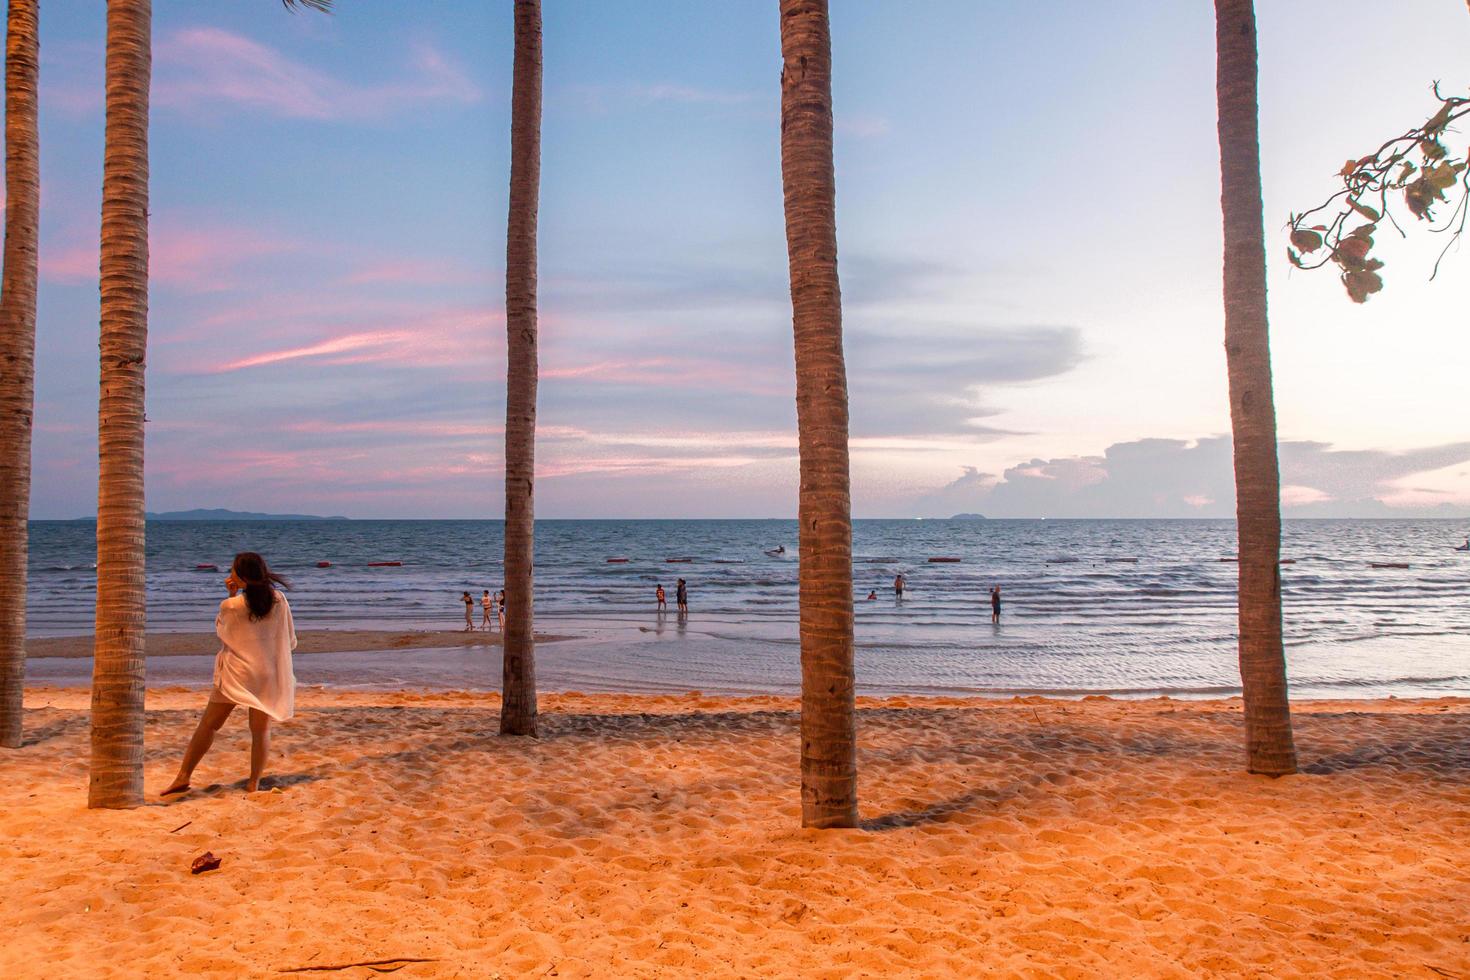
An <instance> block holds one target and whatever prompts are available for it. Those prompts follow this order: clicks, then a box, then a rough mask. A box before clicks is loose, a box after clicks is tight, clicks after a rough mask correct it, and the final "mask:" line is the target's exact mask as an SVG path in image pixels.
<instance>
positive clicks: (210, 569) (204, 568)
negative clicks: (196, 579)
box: [194, 565, 219, 572]
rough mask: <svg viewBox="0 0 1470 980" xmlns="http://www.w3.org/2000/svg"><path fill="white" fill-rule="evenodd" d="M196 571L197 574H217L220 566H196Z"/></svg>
mask: <svg viewBox="0 0 1470 980" xmlns="http://www.w3.org/2000/svg"><path fill="white" fill-rule="evenodd" d="M194 571H196V572H217V571H219V566H218V565H195V566H194Z"/></svg>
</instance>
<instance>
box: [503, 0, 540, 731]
mask: <svg viewBox="0 0 1470 980" xmlns="http://www.w3.org/2000/svg"><path fill="white" fill-rule="evenodd" d="M512 75H513V78H512V84H511V97H510V211H509V217H508V219H507V230H506V242H505V332H506V377H505V634H504V636H503V637H502V640H503V641H504V647H503V650H504V655H503V656H504V661H503V666H502V680H501V690H502V692H503V693H502V701H501V707H500V733H501V734H502V735H535V734H536V639H535V634H534V631H533V627H534V623H533V609H534V607H535V574H534V572H535V561H534V544H535V507H534V506H533V504H534V497H535V479H536V372H537V367H536V209H537V206H538V200H539V196H540V186H541V0H516V4H515V65H514V69H513V72H512Z"/></svg>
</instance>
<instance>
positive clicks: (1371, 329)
mask: <svg viewBox="0 0 1470 980" xmlns="http://www.w3.org/2000/svg"><path fill="white" fill-rule="evenodd" d="M1258 6H1259V7H1260V8H1261V9H1260V29H1261V49H1262V50H1261V57H1262V79H1261V89H1262V111H1261V118H1262V139H1263V150H1262V154H1263V167H1264V171H1265V185H1266V188H1265V189H1266V219H1267V220H1266V225H1267V232H1268V237H1269V239H1270V246H1269V249H1268V251H1269V254H1270V256H1271V261H1272V265H1271V268H1270V275H1271V281H1270V291H1271V317H1272V330H1273V345H1274V355H1275V370H1276V381H1277V404H1278V412H1279V416H1280V433H1281V438H1282V440H1283V450H1282V461H1283V478H1284V482H1285V483H1286V484H1287V490H1286V493H1285V499H1286V502H1287V505H1288V507H1287V513H1288V514H1303V515H1307V514H1324V515H1326V514H1349V515H1377V514H1390V513H1454V514H1464V513H1470V431H1467V429H1466V426H1465V424H1464V422H1463V419H1464V413H1463V409H1462V407H1461V398H1462V393H1463V391H1464V388H1465V381H1464V372H1465V365H1467V364H1470V334H1467V333H1466V331H1464V330H1463V327H1462V320H1463V314H1461V315H1460V316H1458V317H1457V316H1456V311H1463V310H1464V309H1465V308H1466V305H1467V301H1470V288H1467V285H1466V284H1467V283H1470V265H1467V262H1470V258H1467V257H1466V256H1463V255H1451V256H1450V257H1449V258H1448V259H1447V260H1446V267H1445V270H1444V272H1443V273H1442V274H1441V277H1440V278H1439V279H1438V280H1437V281H1436V282H1434V283H1428V282H1427V281H1426V280H1427V277H1428V272H1429V268H1430V266H1431V264H1432V262H1433V255H1434V251H1435V249H1436V246H1437V244H1438V243H1437V242H1433V241H1430V240H1429V238H1428V236H1425V235H1422V234H1420V235H1415V236H1413V238H1412V239H1411V240H1410V241H1407V242H1402V243H1400V242H1388V241H1384V242H1383V245H1382V249H1383V252H1384V257H1385V258H1386V259H1387V260H1388V262H1389V267H1388V269H1386V270H1385V272H1386V274H1387V276H1388V278H1389V286H1388V289H1387V291H1386V292H1385V293H1383V294H1381V295H1379V296H1375V297H1374V298H1373V299H1372V300H1371V302H1370V303H1369V304H1368V305H1367V306H1366V307H1353V306H1351V305H1350V304H1349V303H1348V302H1347V300H1346V298H1345V296H1344V295H1343V293H1342V290H1341V287H1340V286H1339V284H1338V283H1337V281H1336V279H1335V277H1334V276H1332V275H1331V274H1330V273H1328V272H1326V271H1324V272H1321V273H1317V274H1315V275H1304V274H1302V273H1299V272H1298V273H1292V272H1291V271H1290V270H1289V269H1288V267H1287V265H1286V262H1285V259H1284V244H1285V238H1284V234H1283V233H1282V232H1281V227H1282V225H1284V223H1285V219H1286V215H1287V212H1288V211H1289V210H1292V209H1301V208H1303V207H1304V206H1307V205H1310V204H1315V203H1317V201H1318V200H1320V199H1321V198H1322V197H1325V196H1326V194H1327V193H1329V192H1330V191H1331V189H1332V174H1334V173H1335V172H1336V170H1337V169H1338V167H1339V166H1340V165H1341V162H1342V160H1343V159H1344V158H1345V157H1347V156H1350V155H1352V156H1356V155H1360V154H1361V153H1363V152H1367V151H1368V150H1369V149H1371V148H1372V147H1374V146H1376V145H1377V143H1378V142H1379V141H1381V139H1382V138H1384V137H1385V136H1387V135H1389V134H1391V133H1392V132H1396V131H1398V130H1401V129H1402V128H1403V127H1404V126H1405V125H1406V124H1408V123H1411V122H1416V121H1419V120H1420V119H1422V118H1423V117H1426V116H1427V115H1428V114H1429V113H1430V111H1431V110H1432V108H1433V105H1432V104H1431V102H1430V100H1429V95H1428V91H1427V88H1428V85H1429V84H1430V83H1431V82H1432V81H1433V80H1435V79H1440V80H1442V81H1443V82H1444V83H1445V84H1446V85H1447V86H1449V87H1450V88H1459V89H1460V90H1463V89H1464V88H1465V87H1466V85H1467V83H1470V61H1467V60H1466V59H1465V57H1464V51H1465V50H1466V41H1467V40H1470V16H1467V14H1466V11H1465V9H1464V6H1463V5H1462V4H1458V3H1454V2H1451V0H1401V2H1400V3H1398V4H1396V5H1395V7H1394V16H1393V17H1384V16H1383V15H1382V8H1381V7H1380V6H1378V5H1374V4H1370V3H1360V2H1357V0H1337V2H1323V0H1293V2H1290V3H1284V2H1263V3H1260V4H1258ZM428 9H432V16H427V15H426V14H425V12H424V11H425V10H428ZM832 20H833V39H834V100H835V105H836V120H837V149H836V152H837V176H838V240H839V249H840V256H841V258H840V262H841V276H842V283H843V292H844V314H845V325H846V330H847V338H848V355H849V371H850V375H851V393H852V413H853V437H854V442H853V474H854V509H855V513H856V514H857V515H858V516H910V515H922V516H934V515H942V514H947V513H952V512H954V511H960V510H967V511H981V512H984V513H988V514H993V515H995V516H1221V515H1228V514H1230V513H1231V511H1232V506H1233V505H1232V503H1231V489H1230V470H1229V446H1228V439H1224V438H1222V436H1228V432H1229V417H1228V407H1227V404H1226V399H1225V370H1224V357H1223V351H1222V346H1221V331H1222V317H1221V312H1220V285H1219V266H1220V232H1219V224H1220V219H1219V186H1218V181H1219V177H1218V157H1217V150H1216V145H1215V128H1214V126H1215V115H1214V93H1213V84H1214V53H1213V13H1212V7H1211V5H1210V4H1209V3H1207V2H1204V0H1200V2H1197V3H1192V4H1183V3H1161V2H1157V0H1155V2H1146V3H1145V2H1118V3H1111V4H1106V5H1103V4H1091V3H1082V2H1062V0H1057V2H1034V3H1000V2H986V3H979V2H953V3H946V2H939V0H933V2H926V3H924V4H894V3H885V2H881V0H871V2H847V0H835V2H834V3H833V6H832ZM103 30H104V23H103V16H102V11H101V8H100V5H91V4H69V5H65V6H60V5H50V6H47V7H46V8H44V9H43V12H42V41H41V50H42V103H41V111H42V174H43V190H42V258H41V261H42V287H41V298H40V310H39V325H38V331H39V338H38V367H37V375H38V376H37V413H36V435H35V450H34V453H35V456H34V458H35V489H34V493H33V505H32V509H33V514H34V516H36V517H42V518H45V517H72V516H78V515H82V514H88V513H92V512H94V511H95V495H96V444H95V438H96V424H95V412H96V380H97V358H96V336H97V283H96V238H97V224H98V217H97V216H98V209H99V201H100V183H101V171H100V168H101V158H102V123H103V118H102V54H103V42H104V36H103ZM777 30H778V24H777V18H776V4H775V3H774V0H772V2H742V3H679V2H672V0H670V2H663V3H654V2H620V3H616V4H609V3H600V2H590V0H589V2H547V3H546V5H545V119H544V124H543V134H544V135H543V148H542V152H543V170H542V191H541V200H542V209H541V239H540V256H541V264H540V280H541V311H542V318H541V329H542V370H543V382H542V387H541V414H540V422H541V426H542V429H541V437H540V439H539V442H538V469H539V471H540V480H539V483H538V488H537V494H538V501H537V502H538V513H539V514H541V515H543V516H547V517H596V516H630V517H656V516H665V517H700V516H710V517H722V516H789V515H791V514H792V513H793V512H794V508H795V484H796V453H795V432H794V429H795V412H794V406H793V398H794V378H793V366H792V357H791V333H790V305H789V297H788V294H787V292H786V280H785V274H786V255H785V243H784V234H783V227H782V214H781V188H780V162H779V146H778V130H777V126H778V109H779V89H778V86H777V80H778V76H779V71H780V58H779V38H778V34H777ZM154 46H155V50H154V59H155V60H154V67H155V70H154V91H153V116H152V130H151V138H152V148H151V149H152V215H153V220H152V229H151V230H152V265H153V287H152V296H151V324H150V357H149V370H148V385H149V392H148V401H149V419H150V427H149V432H148V495H149V496H148V504H149V507H150V509H153V510H168V509H177V508H185V507H194V506H206V507H212V506H224V507H234V508H238V509H249V510H281V511H293V512H316V513H326V512H330V513H343V514H348V515H351V516H361V517H375V516H383V517H398V516H402V517H407V516H427V517H451V516H458V517H469V516H486V517H498V516H500V512H501V499H502V491H501V484H500V481H501V475H502V469H501V453H502V444H501V426H502V423H503V390H504V319H503V312H502V300H503V253H504V244H503V243H504V237H503V236H504V226H505V199H506V183H507V177H508V168H509V159H508V154H509V147H508V135H507V134H508V127H509V104H508V96H509V84H510V52H511V23H510V11H509V4H486V3H482V2H478V0H477V2H464V3H461V2H449V0H443V2H440V3H436V4H434V5H433V6H432V8H427V7H424V6H420V5H404V4H398V3H388V2H376V0H373V2H368V0H339V3H338V12H337V13H336V14H335V15H333V16H331V17H323V16H320V15H315V14H297V15H292V14H288V13H286V12H284V11H282V10H281V9H280V8H279V5H278V4H276V3H274V2H270V0H258V2H246V0H236V2H232V3H227V4H226V3H218V4H208V5H203V4H198V3H185V2H182V0H158V2H156V3H155V13H154ZM1457 135H1460V136H1461V137H1462V136H1463V134H1457ZM1380 240H1382V239H1380Z"/></svg>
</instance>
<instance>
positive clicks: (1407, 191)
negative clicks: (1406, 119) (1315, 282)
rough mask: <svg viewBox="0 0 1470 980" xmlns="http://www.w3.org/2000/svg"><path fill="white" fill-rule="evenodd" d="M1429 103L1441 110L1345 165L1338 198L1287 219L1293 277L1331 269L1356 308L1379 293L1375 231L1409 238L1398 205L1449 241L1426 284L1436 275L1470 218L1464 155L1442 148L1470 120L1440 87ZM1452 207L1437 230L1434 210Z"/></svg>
mask: <svg viewBox="0 0 1470 980" xmlns="http://www.w3.org/2000/svg"><path fill="white" fill-rule="evenodd" d="M1434 97H1435V98H1436V99H1438V100H1439V109H1438V110H1437V111H1436V112H1435V113H1434V115H1432V116H1430V117H1429V119H1428V120H1427V121H1426V122H1425V123H1423V124H1422V125H1420V126H1416V127H1414V128H1412V129H1410V130H1408V131H1407V132H1405V133H1403V134H1402V135H1399V136H1395V137H1393V138H1392V139H1390V140H1388V141H1387V142H1385V143H1384V144H1383V145H1382V146H1380V147H1378V149H1377V150H1375V151H1373V152H1372V153H1370V154H1368V155H1367V156H1364V157H1360V158H1358V159H1356V160H1348V161H1347V162H1346V163H1345V164H1343V167H1342V170H1340V171H1338V174H1337V176H1338V178H1339V179H1341V181H1342V188H1341V189H1340V190H1338V191H1336V192H1335V193H1333V194H1332V195H1331V196H1330V197H1328V198H1327V200H1325V201H1323V202H1322V203H1321V204H1319V205H1317V206H1316V207H1315V208H1312V209H1311V210H1310V211H1305V212H1303V213H1301V214H1292V215H1290V228H1291V245H1290V247H1289V248H1287V250H1286V253H1287V257H1288V258H1289V259H1290V260H1291V264H1292V265H1294V266H1296V267H1297V268H1298V269H1320V268H1322V267H1323V266H1325V265H1327V264H1328V263H1329V262H1330V263H1334V264H1336V265H1337V267H1338V269H1339V270H1340V272H1341V278H1342V284H1343V286H1344V287H1345V288H1346V289H1347V292H1348V296H1349V297H1350V298H1351V299H1352V301H1353V302H1354V303H1364V302H1367V300H1368V297H1369V296H1371V295H1373V294H1374V293H1376V292H1378V291H1380V290H1381V289H1383V277H1382V276H1381V275H1379V271H1380V270H1381V269H1382V268H1383V260H1382V259H1379V258H1377V257H1375V256H1374V255H1373V254H1372V251H1373V244H1374V242H1373V236H1374V234H1376V233H1377V231H1378V226H1379V224H1380V223H1382V222H1383V221H1388V222H1389V223H1390V224H1391V225H1393V227H1394V229H1395V230H1396V231H1397V232H1398V233H1399V234H1400V235H1401V236H1403V237H1408V236H1407V234H1406V233H1405V232H1404V229H1403V227H1402V226H1400V225H1399V223H1398V221H1396V220H1395V219H1394V217H1393V214H1392V213H1391V209H1392V207H1393V206H1395V205H1396V204H1397V203H1398V202H1399V201H1400V200H1402V204H1403V206H1404V207H1405V208H1406V209H1407V210H1408V212H1409V214H1411V215H1413V216H1414V219H1415V220H1416V221H1423V222H1427V223H1428V225H1429V230H1430V231H1431V232H1433V233H1435V234H1448V235H1449V241H1447V242H1446V243H1445V247H1444V249H1442V250H1441V251H1440V253H1439V258H1438V259H1436V260H1435V263H1434V272H1433V273H1432V274H1431V275H1430V277H1429V278H1431V279H1433V278H1434V275H1436V274H1438V272H1439V263H1440V260H1442V259H1443V258H1444V256H1445V253H1446V252H1448V251H1449V249H1450V247H1451V246H1452V245H1454V244H1455V243H1456V242H1458V241H1459V240H1460V236H1461V235H1462V234H1463V233H1464V231H1465V223H1466V218H1467V217H1470V169H1467V163H1470V151H1467V152H1461V153H1458V154H1457V153H1455V152H1452V151H1451V149H1450V147H1448V146H1446V145H1445V141H1446V137H1447V136H1448V134H1450V133H1451V131H1452V130H1451V125H1452V124H1453V123H1454V122H1456V121H1457V120H1459V119H1460V118H1462V117H1464V116H1466V115H1470V97H1466V96H1458V95H1451V96H1445V95H1441V94H1440V91H1439V83H1438V82H1435V83H1434ZM1457 187H1458V188H1459V191H1458V193H1456V192H1455V188H1457ZM1451 195H1453V201H1452V200H1451ZM1450 203H1453V204H1454V207H1453V209H1452V210H1451V211H1450V214H1449V217H1448V218H1446V219H1444V220H1443V221H1442V222H1441V221H1440V219H1439V216H1438V215H1436V214H1435V209H1436V208H1438V207H1439V206H1440V205H1444V204H1450ZM1324 222H1325V223H1324ZM1437 222H1438V223H1437Z"/></svg>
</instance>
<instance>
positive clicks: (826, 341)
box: [781, 0, 858, 827]
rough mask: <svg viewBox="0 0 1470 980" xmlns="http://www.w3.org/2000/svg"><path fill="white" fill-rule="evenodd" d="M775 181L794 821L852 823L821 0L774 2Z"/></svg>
mask: <svg viewBox="0 0 1470 980" xmlns="http://www.w3.org/2000/svg"><path fill="white" fill-rule="evenodd" d="M781 57H782V63H783V64H782V69H781V181H782V186H783V190H784V193H785V200H786V251H787V258H788V260H789V262H790V266H791V308H792V313H793V317H792V326H793V331H794V334H795V349H796V421H797V429H798V433H799V444H800V450H801V493H800V500H799V503H798V515H797V516H798V518H799V523H800V525H801V527H800V530H799V542H800V546H801V572H800V602H801V823H802V826H804V827H855V826H857V818H858V809H857V726H856V708H855V704H854V692H853V684H854V678H853V662H852V512H851V507H852V504H851V496H850V492H849V480H850V478H849V473H848V458H847V368H846V365H845V363H844V361H843V355H842V293H841V290H840V288H839V286H838V282H837V221H836V215H835V211H836V193H837V192H836V178H835V176H834V174H833V166H832V40H831V36H830V33H829V25H828V19H827V0H781Z"/></svg>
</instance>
